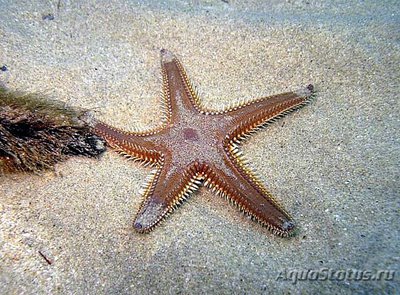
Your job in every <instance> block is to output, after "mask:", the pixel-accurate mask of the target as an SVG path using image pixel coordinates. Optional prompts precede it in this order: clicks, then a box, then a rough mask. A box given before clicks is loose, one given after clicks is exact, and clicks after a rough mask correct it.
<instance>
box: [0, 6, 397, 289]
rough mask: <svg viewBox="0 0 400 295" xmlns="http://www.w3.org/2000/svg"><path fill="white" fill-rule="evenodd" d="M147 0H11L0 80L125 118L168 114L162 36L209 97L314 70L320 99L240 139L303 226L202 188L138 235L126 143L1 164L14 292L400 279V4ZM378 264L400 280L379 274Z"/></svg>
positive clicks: (230, 97)
mask: <svg viewBox="0 0 400 295" xmlns="http://www.w3.org/2000/svg"><path fill="white" fill-rule="evenodd" d="M149 2H150V3H153V2H154V3H155V2H156V1H122V0H119V1H118V0H112V1H105V0H99V1H93V0H90V1H80V2H77V1H75V2H73V1H65V0H60V1H57V0H54V1H11V0H8V1H5V0H0V10H1V18H0V38H1V42H0V67H1V66H3V65H4V66H5V67H6V69H7V70H5V71H0V81H1V82H2V83H3V84H4V85H5V86H6V87H7V88H10V89H13V90H21V91H27V92H40V93H44V94H46V95H48V96H49V97H53V98H56V99H58V100H62V101H65V102H67V103H68V104H70V105H73V106H77V107H83V108H89V109H92V110H93V111H94V112H95V114H96V116H97V117H98V118H100V119H101V120H104V121H106V122H108V123H110V124H113V125H115V126H117V127H120V128H123V129H125V130H129V129H131V130H133V129H135V128H137V127H140V128H152V127H155V126H157V124H159V122H160V114H161V113H160V100H159V96H160V92H161V75H160V66H159V50H160V49H161V48H167V49H169V50H171V51H172V52H174V53H175V54H176V55H177V56H178V57H179V58H180V59H181V60H182V62H183V64H184V66H185V67H186V69H187V71H188V74H189V76H190V77H191V78H192V81H193V83H194V85H196V86H197V89H198V91H199V94H200V97H201V100H202V102H203V103H204V105H206V106H207V107H209V108H214V109H222V108H224V107H227V106H229V105H232V104H234V103H237V102H238V101H241V100H242V99H252V98H257V97H260V96H266V95H271V94H276V93H280V92H285V91H290V90H296V89H298V88H300V87H303V86H305V85H308V84H309V83H312V84H314V86H315V88H316V90H317V96H316V100H315V101H314V102H313V103H312V104H311V105H309V106H307V107H305V108H303V109H301V110H300V111H298V112H296V113H294V114H292V115H290V116H287V117H285V118H283V119H282V120H280V121H278V122H277V123H275V124H273V125H271V126H269V127H268V128H266V129H265V130H263V131H261V132H259V133H258V134H257V135H255V136H253V138H251V139H250V140H249V141H248V142H247V143H246V144H245V145H244V146H243V150H244V153H245V155H246V156H247V158H248V159H249V160H250V165H251V167H252V168H254V169H255V170H256V171H257V172H258V174H259V175H260V178H261V180H262V182H263V183H264V184H265V186H266V187H267V188H268V189H269V190H270V191H271V192H272V193H273V194H274V195H275V196H276V198H277V199H278V200H279V201H280V202H281V203H282V204H283V205H284V207H285V208H286V209H287V210H288V211H289V212H290V213H291V214H292V215H293V217H294V218H295V220H296V222H297V224H298V225H299V231H298V234H297V235H296V236H295V237H293V238H290V239H283V238H280V237H276V236H274V235H272V234H271V233H270V232H269V231H267V230H266V229H265V228H263V227H261V226H260V225H258V224H257V223H254V222H252V221H250V220H248V219H247V218H245V217H244V216H243V215H241V214H240V213H239V212H238V211H237V210H236V209H235V208H234V207H232V206H227V202H226V201H225V200H223V199H221V198H219V197H216V196H215V195H213V194H212V193H211V192H210V191H209V190H207V189H204V188H202V189H200V190H199V191H198V192H197V193H195V194H194V195H193V196H192V198H190V199H189V201H188V202H186V203H185V204H184V205H183V206H182V207H181V208H180V209H179V210H177V211H175V212H174V214H172V215H171V217H169V218H168V219H167V220H166V221H164V222H163V223H162V224H161V225H160V226H159V227H157V228H156V229H155V230H154V231H153V232H152V233H150V234H147V235H142V234H138V233H136V232H134V230H133V228H132V220H133V217H134V215H135V212H136V211H137V209H138V207H139V205H140V202H141V198H140V196H139V190H140V186H141V184H142V183H143V182H144V180H145V178H146V175H148V174H149V172H150V170H149V169H145V168H142V167H140V166H139V165H136V164H133V163H129V162H127V161H126V160H124V159H122V158H120V157H119V156H117V155H116V154H114V153H112V152H108V153H106V154H105V155H104V156H103V157H102V158H101V159H100V160H90V159H82V158H76V159H72V160H69V161H67V162H65V163H62V164H59V165H57V167H56V170H55V171H48V172H45V173H42V174H40V175H13V176H7V177H1V178H0V219H1V223H0V261H1V263H0V290H2V291H1V292H2V293H3V294H21V293H25V294H37V293H52V294H54V293H69V294H82V293H86V294H92V293H107V294H113V293H118V294H121V293H122V294H126V293H128V294H213V293H215V294H269V293H272V292H273V293H276V294H282V293H284V294H297V293H302V292H303V293H328V292H329V293H331V294H334V293H341V294H354V293H359V294H364V293H369V292H375V293H381V294H382V293H383V294H385V293H386V294H394V293H395V291H396V289H397V290H399V288H400V286H399V275H400V273H399V265H400V263H399V260H400V258H399V254H398V253H399V252H398V248H399V217H400V216H399V215H400V206H399V181H398V180H399V179H400V175H399V174H400V173H399V162H400V161H399V160H400V159H399V158H400V143H399V138H400V134H399V133H400V132H399V130H400V128H399V127H400V126H399V125H400V124H399V94H398V93H399V92H400V79H399V78H400V68H399V67H400V66H399V65H400V50H399V40H400V33H399V27H400V26H399V11H400V6H399V5H398V3H397V1H372V0H367V1H326V3H325V4H320V3H321V1H314V0H308V1H300V0H299V1H277V0H269V1H235V0H229V1H211V0H209V1H206V0H204V1H201V0H197V1H163V2H162V4H148V3H149ZM328 2H329V3H328ZM40 253H42V255H43V256H44V257H47V258H48V259H49V261H50V262H51V264H49V263H48V262H46V260H45V259H44V258H43V256H42V255H41V254H40ZM352 270H357V271H362V272H363V275H365V277H364V280H359V279H357V276H351V274H350V272H351V271H352ZM379 271H392V274H393V273H394V277H390V276H389V279H388V280H385V278H386V277H385V276H382V277H381V280H372V279H371V277H368V274H372V275H373V274H376V273H377V272H379ZM304 273H306V274H305V275H304ZM307 273H308V274H307ZM326 273H330V274H332V275H330V276H328V278H327V279H325V277H326V276H325V274H326ZM343 274H344V275H343ZM301 275H303V276H302V277H301ZM346 275H347V276H346ZM343 276H345V277H344V278H343ZM299 278H300V279H299ZM302 278H306V279H302ZM296 279H298V280H296Z"/></svg>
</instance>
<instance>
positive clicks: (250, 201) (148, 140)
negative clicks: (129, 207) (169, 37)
mask: <svg viewBox="0 0 400 295" xmlns="http://www.w3.org/2000/svg"><path fill="white" fill-rule="evenodd" d="M161 68H162V77H163V93H164V97H163V100H164V103H165V110H164V113H165V117H166V120H165V122H164V124H163V125H162V126H161V127H159V128H156V129H155V130H151V131H148V132H136V133H135V132H125V131H122V130H118V129H116V128H114V127H111V126H109V125H107V124H105V123H102V122H99V121H96V122H95V123H94V131H95V132H96V133H97V134H98V135H99V136H102V137H103V138H104V139H105V140H106V141H107V143H108V145H109V146H111V147H112V148H113V149H115V150H116V151H117V152H118V153H120V154H122V155H124V156H126V157H128V158H130V159H133V160H139V161H142V162H144V163H145V164H149V165H153V166H155V167H156V169H155V170H154V172H153V175H152V178H151V180H150V181H148V182H147V183H146V184H145V186H144V191H143V195H144V201H143V202H142V204H141V206H140V209H139V212H138V214H137V216H136V219H135V221H134V228H135V229H136V230H137V231H139V232H149V231H151V230H152V229H154V227H155V226H156V225H157V224H158V223H159V222H160V221H161V220H162V219H163V218H164V217H165V216H167V215H168V214H170V213H171V212H172V211H173V210H174V209H175V208H176V207H177V206H178V205H179V204H181V203H182V202H183V201H184V200H185V199H186V198H187V197H188V196H189V195H190V194H191V193H192V192H193V191H195V190H196V189H198V187H199V185H201V184H204V185H205V186H207V187H209V188H211V189H212V190H213V191H215V192H217V194H219V195H222V196H225V197H226V198H227V199H229V200H230V201H231V202H232V203H233V204H235V205H236V206H237V207H238V208H239V209H240V210H241V211H242V212H244V213H245V214H247V215H249V216H250V217H251V218H252V219H255V220H256V221H258V222H259V223H261V224H262V225H264V226H266V227H267V228H268V229H270V230H272V231H273V232H274V233H275V234H278V235H280V236H285V237H287V236H290V235H292V234H293V232H294V229H295V223H294V221H293V219H292V218H291V217H290V215H289V214H288V213H287V212H286V211H285V210H284V209H283V208H282V207H281V206H280V205H279V204H278V202H277V201H276V200H275V199H274V197H273V196H272V195H271V194H270V193H269V192H268V191H267V190H266V189H265V188H264V186H263V185H262V183H261V182H260V181H259V180H258V178H257V177H256V175H255V174H254V173H252V172H251V171H250V169H249V168H248V167H246V164H245V161H244V160H243V157H242V153H241V151H240V150H239V143H240V142H241V141H242V140H243V139H244V138H246V137H248V136H249V135H250V134H251V133H253V132H255V131H257V130H258V129H259V128H261V127H264V126H266V125H267V124H268V123H270V122H272V121H274V120H275V119H277V118H279V117H281V116H283V115H285V114H287V113H289V112H291V111H294V110H296V109H298V108H300V107H302V106H304V105H305V104H306V103H307V102H309V100H310V99H311V97H312V95H313V86H312V85H309V86H307V87H306V88H304V89H302V90H299V91H296V92H288V93H283V94H279V95H273V96H270V97H265V98H261V99H257V100H254V101H251V102H248V103H244V104H241V105H238V106H236V107H233V108H231V109H227V110H222V111H211V110H207V109H205V108H204V107H203V106H202V105H201V103H200V101H199V98H198V96H197V94H196V93H195V91H194V90H193V87H192V86H191V83H190V82H189V78H188V77H187V75H186V72H185V70H184V68H183V66H182V65H181V63H180V62H179V60H178V59H177V58H176V57H175V56H174V55H173V54H172V53H171V52H169V51H167V50H165V49H163V50H161Z"/></svg>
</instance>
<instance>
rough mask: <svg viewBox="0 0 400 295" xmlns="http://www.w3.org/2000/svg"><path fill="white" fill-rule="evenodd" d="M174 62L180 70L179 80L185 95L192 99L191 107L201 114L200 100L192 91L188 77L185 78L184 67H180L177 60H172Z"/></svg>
mask: <svg viewBox="0 0 400 295" xmlns="http://www.w3.org/2000/svg"><path fill="white" fill-rule="evenodd" d="M174 62H175V64H176V66H177V67H178V68H179V70H180V71H179V72H180V73H181V79H182V80H183V82H184V85H185V90H186V93H187V94H188V96H189V97H190V98H192V99H193V101H192V103H193V106H194V107H195V108H196V110H197V111H198V112H200V113H202V112H203V110H202V106H201V102H200V98H199V96H198V95H197V93H196V91H194V87H193V85H192V83H191V82H190V80H189V77H188V76H187V73H186V71H185V69H184V67H183V66H182V64H181V63H180V61H179V60H178V59H176V58H174Z"/></svg>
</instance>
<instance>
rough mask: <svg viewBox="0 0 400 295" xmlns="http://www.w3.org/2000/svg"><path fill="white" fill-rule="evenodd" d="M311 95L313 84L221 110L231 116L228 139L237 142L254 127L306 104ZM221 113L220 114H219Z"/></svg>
mask: <svg viewBox="0 0 400 295" xmlns="http://www.w3.org/2000/svg"><path fill="white" fill-rule="evenodd" d="M312 96H313V86H312V85H311V84H310V85H308V86H307V87H306V88H304V89H301V90H298V91H295V92H287V93H282V94H278V95H273V96H269V97H265V98H261V99H257V100H255V101H252V102H249V103H247V104H244V105H242V106H238V107H235V108H232V109H229V110H226V111H225V112H223V113H224V114H226V115H229V116H231V117H232V122H233V124H232V125H230V128H229V130H227V133H228V134H229V138H230V140H232V141H233V142H236V143H239V142H240V140H241V139H243V138H245V137H247V135H249V134H250V133H251V131H253V130H254V129H257V128H259V127H262V126H264V125H266V124H268V123H270V122H272V121H274V120H275V119H277V118H280V117H282V116H284V115H286V114H288V113H290V112H292V111H294V110H296V109H298V108H300V107H302V106H304V105H305V104H307V103H308V102H309V101H310V99H311V98H312ZM219 115H222V114H219Z"/></svg>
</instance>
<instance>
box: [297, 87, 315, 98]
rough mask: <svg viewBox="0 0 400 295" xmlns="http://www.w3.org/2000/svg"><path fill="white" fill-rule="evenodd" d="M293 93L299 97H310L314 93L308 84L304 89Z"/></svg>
mask: <svg viewBox="0 0 400 295" xmlns="http://www.w3.org/2000/svg"><path fill="white" fill-rule="evenodd" d="M295 93H296V94H297V95H298V96H300V97H310V96H311V95H313V93H314V85H312V84H309V85H308V86H307V87H305V88H301V89H298V90H297V91H295Z"/></svg>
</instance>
